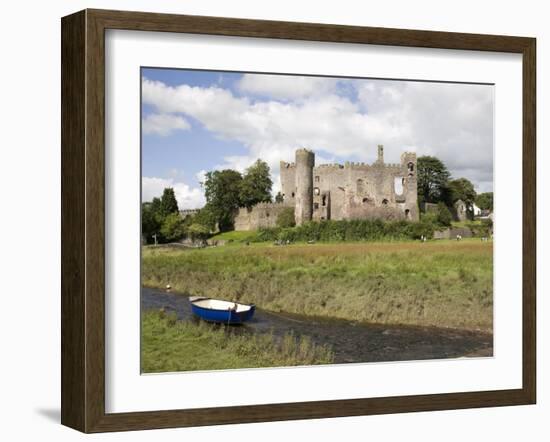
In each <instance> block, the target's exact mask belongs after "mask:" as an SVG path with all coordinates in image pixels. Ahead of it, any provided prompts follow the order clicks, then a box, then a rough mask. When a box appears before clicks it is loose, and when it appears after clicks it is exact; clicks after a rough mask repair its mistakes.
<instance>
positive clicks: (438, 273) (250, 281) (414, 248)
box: [142, 240, 493, 330]
mask: <svg viewBox="0 0 550 442" xmlns="http://www.w3.org/2000/svg"><path fill="white" fill-rule="evenodd" d="M142 282H143V284H144V285H147V286H152V287H164V286H165V285H166V284H170V285H171V286H172V287H173V288H174V290H176V291H179V292H182V293H185V294H189V295H204V296H210V297H216V298H223V299H231V300H238V301H241V302H253V303H256V304H257V305H258V306H259V307H260V308H264V309H267V310H272V311H286V312H291V313H299V314H305V315H314V316H331V317H337V318H345V319H350V320H357V321H365V322H371V323H393V324H414V325H426V326H443V327H453V328H467V329H482V330H492V318H493V315H492V307H493V248H492V243H491V242H481V241H479V240H469V241H467V240H463V241H460V242H457V241H438V242H428V243H419V242H383V243H375V242H369V243H335V244H310V245H308V244H296V245H291V246H284V247H282V246H273V245H267V244H251V245H250V246H245V245H234V246H225V247H217V248H207V249H202V250H166V249H154V248H145V249H144V251H143V263H142Z"/></svg>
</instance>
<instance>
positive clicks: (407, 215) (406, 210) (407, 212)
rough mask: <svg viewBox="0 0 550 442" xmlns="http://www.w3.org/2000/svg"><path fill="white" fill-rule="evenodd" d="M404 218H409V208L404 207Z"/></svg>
mask: <svg viewBox="0 0 550 442" xmlns="http://www.w3.org/2000/svg"><path fill="white" fill-rule="evenodd" d="M405 218H407V219H411V211H410V210H409V209H405Z"/></svg>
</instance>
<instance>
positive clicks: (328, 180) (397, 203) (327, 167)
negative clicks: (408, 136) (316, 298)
mask: <svg viewBox="0 0 550 442" xmlns="http://www.w3.org/2000/svg"><path fill="white" fill-rule="evenodd" d="M280 165H281V169H280V178H281V194H282V197H283V201H284V203H283V204H282V205H270V204H265V203H262V204H259V205H258V206H255V210H259V211H260V212H257V211H255V212H253V213H252V212H249V213H250V214H251V215H250V216H252V215H253V214H256V213H260V214H261V213H263V212H265V217H266V219H267V218H269V216H271V214H272V211H273V209H275V208H278V207H283V206H286V207H294V214H295V220H296V224H297V225H300V224H302V223H303V222H307V221H310V220H312V219H314V220H323V219H362V218H369V217H381V218H384V219H409V220H418V207H417V189H416V187H417V180H416V165H417V161H416V153H415V152H403V153H402V154H401V156H400V162H397V163H385V162H384V147H383V146H382V145H379V146H378V157H377V159H376V160H375V161H374V162H372V163H367V162H362V161H346V162H345V163H344V164H338V163H328V164H318V165H316V164H315V153H314V152H312V151H311V150H308V149H298V150H296V152H295V162H286V161H281V162H280ZM256 208H257V209H256ZM275 212H277V210H275ZM390 212H391V214H390ZM388 214H390V215H391V216H390V215H388ZM243 216H244V214H243ZM266 222H267V221H266ZM270 222H271V221H270Z"/></svg>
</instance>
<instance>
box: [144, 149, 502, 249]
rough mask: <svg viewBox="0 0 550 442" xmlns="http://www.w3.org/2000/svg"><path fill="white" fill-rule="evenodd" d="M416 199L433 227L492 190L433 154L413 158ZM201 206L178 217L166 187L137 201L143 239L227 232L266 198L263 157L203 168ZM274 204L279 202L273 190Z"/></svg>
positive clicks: (287, 220)
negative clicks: (432, 209) (242, 211)
mask: <svg viewBox="0 0 550 442" xmlns="http://www.w3.org/2000/svg"><path fill="white" fill-rule="evenodd" d="M417 174H418V202H419V206H420V208H421V209H422V208H423V207H424V203H432V204H437V206H438V207H437V211H436V213H435V214H423V216H425V217H427V218H429V217H430V216H431V217H435V219H434V220H432V221H433V222H436V223H437V224H439V225H446V226H448V225H450V224H451V221H452V215H451V211H450V209H452V207H453V206H454V204H455V203H456V201H458V200H459V199H460V200H462V201H464V203H465V204H466V206H467V207H468V208H470V210H471V209H472V207H473V204H474V203H475V204H476V205H477V206H478V207H479V208H480V209H482V210H490V211H492V210H493V193H492V192H486V193H481V194H477V193H476V191H475V189H474V185H473V184H472V183H471V182H470V181H469V180H468V179H466V178H456V179H453V178H452V177H451V174H450V172H449V170H448V169H447V167H446V165H445V164H444V163H443V161H441V160H440V159H438V158H436V157H433V156H421V157H419V158H418V161H417ZM201 185H202V186H203V188H204V194H205V198H206V204H205V206H204V207H203V208H201V209H200V210H199V211H198V213H197V214H195V215H193V216H191V215H188V216H186V217H185V218H183V217H182V216H181V215H180V213H179V208H178V203H177V200H176V196H175V194H174V189H172V188H166V189H164V192H163V194H162V196H161V197H160V198H153V200H152V201H151V202H145V203H143V204H142V234H143V238H144V240H145V241H146V242H147V243H154V242H159V243H166V242H173V241H178V240H180V239H182V238H185V237H190V238H192V239H204V238H207V237H208V236H209V235H210V234H211V233H212V232H215V231H222V232H223V231H229V230H233V228H234V218H235V215H236V213H237V211H238V209H239V208H240V207H248V208H252V207H253V206H255V205H256V204H258V203H262V202H267V203H269V202H272V188H273V181H272V179H271V174H270V169H269V166H268V164H267V163H266V162H265V161H262V160H260V159H258V160H257V161H256V162H255V163H254V164H252V165H251V166H250V167H249V168H247V169H246V171H245V172H244V173H240V172H238V171H236V170H232V169H224V170H214V171H210V172H207V173H206V175H205V179H204V182H202V183H201ZM275 201H276V202H281V201H282V195H281V193H280V192H279V193H278V194H277V196H276V197H275ZM281 218H282V219H281V220H280V222H278V226H279V227H281V228H288V227H292V226H293V225H294V214H293V211H292V210H289V211H288V213H286V212H285V213H283V214H282V216H281Z"/></svg>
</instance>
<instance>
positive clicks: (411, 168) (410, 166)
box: [407, 161, 414, 172]
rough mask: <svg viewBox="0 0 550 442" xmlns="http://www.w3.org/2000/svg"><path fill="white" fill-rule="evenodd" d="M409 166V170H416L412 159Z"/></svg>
mask: <svg viewBox="0 0 550 442" xmlns="http://www.w3.org/2000/svg"><path fill="white" fill-rule="evenodd" d="M407 167H408V168H409V172H414V164H413V162H412V161H410V162H409V164H407Z"/></svg>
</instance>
